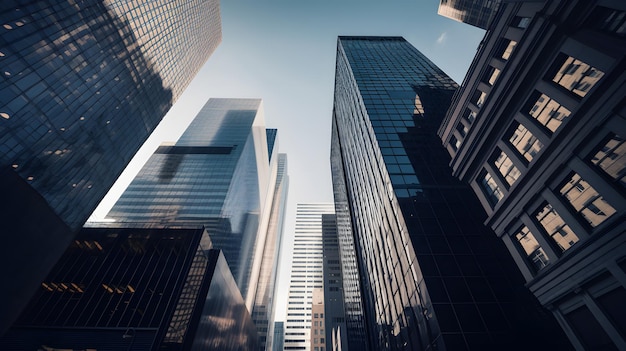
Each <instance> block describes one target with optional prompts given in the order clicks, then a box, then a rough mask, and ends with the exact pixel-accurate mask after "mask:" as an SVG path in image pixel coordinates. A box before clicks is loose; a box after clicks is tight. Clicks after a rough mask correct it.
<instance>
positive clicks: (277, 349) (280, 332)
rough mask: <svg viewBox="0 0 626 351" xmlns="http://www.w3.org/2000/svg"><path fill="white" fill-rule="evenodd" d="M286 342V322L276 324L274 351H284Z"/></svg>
mask: <svg viewBox="0 0 626 351" xmlns="http://www.w3.org/2000/svg"><path fill="white" fill-rule="evenodd" d="M284 341H285V322H274V341H273V342H272V351H283V347H284Z"/></svg>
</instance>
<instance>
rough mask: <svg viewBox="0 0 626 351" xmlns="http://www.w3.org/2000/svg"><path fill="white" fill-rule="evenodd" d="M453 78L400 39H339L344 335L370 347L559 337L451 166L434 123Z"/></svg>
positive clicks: (337, 179)
mask: <svg viewBox="0 0 626 351" xmlns="http://www.w3.org/2000/svg"><path fill="white" fill-rule="evenodd" d="M456 87H457V86H456V84H455V83H454V82H453V81H452V80H451V79H450V78H448V77H447V76H446V75H445V73H443V72H442V71H441V70H440V69H439V68H437V67H436V66H435V65H434V64H433V63H432V62H430V61H429V60H428V59H427V58H426V57H425V56H423V55H422V54H421V53H420V52H419V51H417V50H416V49H415V48H413V47H412V46H411V45H410V44H409V43H407V42H406V41H405V40H404V39H403V38H400V37H340V38H339V40H338V45H337V67H336V76H335V100H334V112H333V135H332V147H331V161H332V171H333V184H334V186H335V196H336V198H337V203H336V207H337V213H338V215H337V216H338V228H339V244H340V252H341V260H342V264H343V267H344V268H345V269H344V272H346V274H344V277H343V279H344V283H343V284H344V287H345V288H344V290H345V291H346V314H345V317H346V332H347V334H348V335H347V339H348V340H354V339H356V338H355V337H354V336H353V335H351V334H354V335H360V337H361V339H364V340H365V342H364V341H361V345H359V349H363V350H365V349H367V346H369V349H370V350H431V349H447V350H464V349H502V350H505V349H506V350H528V349H555V348H558V347H559V346H561V345H562V343H563V342H565V343H566V342H567V341H564V338H563V337H562V335H559V333H560V330H559V328H558V327H557V326H556V323H555V322H554V321H553V320H551V318H550V316H549V315H548V314H546V312H545V311H544V310H543V309H541V308H540V307H539V306H538V305H537V303H536V301H534V300H533V298H532V296H531V295H530V294H529V293H528V292H526V291H524V289H523V279H522V276H521V275H520V274H519V272H518V271H517V269H516V268H515V265H514V262H513V261H512V260H511V259H510V257H508V255H507V252H506V248H505V247H504V245H503V244H502V243H501V242H499V240H498V239H497V238H496V237H495V235H493V233H492V232H491V231H489V230H488V229H487V228H485V226H484V225H483V224H482V223H481V221H482V219H483V218H484V217H485V214H484V212H483V211H482V209H481V208H480V203H479V202H478V200H477V199H476V197H475V195H474V194H473V193H472V191H471V189H470V188H469V187H468V186H467V185H466V184H463V183H462V182H460V181H459V180H458V179H455V178H454V177H452V175H451V174H450V168H449V166H448V162H449V160H450V158H449V156H448V154H447V153H446V151H445V149H444V148H443V147H442V145H441V141H440V140H439V138H438V137H437V128H438V127H439V125H440V123H441V121H442V119H443V117H444V116H445V113H446V110H447V108H448V106H449V102H450V99H451V98H452V96H453V94H454V91H455V89H456ZM349 250H353V251H352V252H353V253H352V254H350V253H346V254H344V252H345V251H349ZM355 264H356V266H357V267H358V269H354V266H355ZM356 287H360V296H359V295H358V294H354V293H353V292H354V291H355V289H356ZM358 297H360V301H358V300H357V298H358ZM359 302H360V304H359ZM351 307H356V310H355V311H348V309H349V308H351ZM363 334H365V337H363ZM342 336H343V335H342ZM538 340H541V342H538ZM363 343H367V344H368V345H362V344H363ZM350 346H352V345H350Z"/></svg>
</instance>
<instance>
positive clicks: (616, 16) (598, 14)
mask: <svg viewBox="0 0 626 351" xmlns="http://www.w3.org/2000/svg"><path fill="white" fill-rule="evenodd" d="M587 25H588V26H589V27H591V28H594V29H598V30H600V31H603V32H607V33H611V34H617V35H618V36H622V37H623V36H626V11H620V10H615V9H611V8H608V7H603V6H597V7H596V8H595V9H594V10H593V12H592V13H591V16H589V19H588V20H587Z"/></svg>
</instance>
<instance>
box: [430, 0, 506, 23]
mask: <svg viewBox="0 0 626 351" xmlns="http://www.w3.org/2000/svg"><path fill="white" fill-rule="evenodd" d="M501 2H502V0H440V2H439V9H438V10H437V13H438V14H440V15H442V16H444V17H448V18H450V19H453V20H455V21H458V22H463V23H467V24H470V25H472V26H474V27H478V28H482V29H487V28H488V27H489V24H490V23H491V22H492V21H493V19H494V17H495V16H496V12H498V8H499V7H500V3H501Z"/></svg>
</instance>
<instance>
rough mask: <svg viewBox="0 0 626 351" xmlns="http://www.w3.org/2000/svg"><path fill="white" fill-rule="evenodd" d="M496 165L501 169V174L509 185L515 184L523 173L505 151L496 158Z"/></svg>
mask: <svg viewBox="0 0 626 351" xmlns="http://www.w3.org/2000/svg"><path fill="white" fill-rule="evenodd" d="M494 166H495V167H496V168H497V169H498V171H500V174H501V175H502V177H503V178H504V180H506V182H507V183H508V184H509V185H513V183H515V181H516V180H517V178H519V176H520V174H521V172H520V171H519V169H517V167H515V166H514V165H513V161H511V159H510V158H509V156H507V154H505V153H504V151H500V154H499V155H498V156H497V157H496V159H495V160H494Z"/></svg>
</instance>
